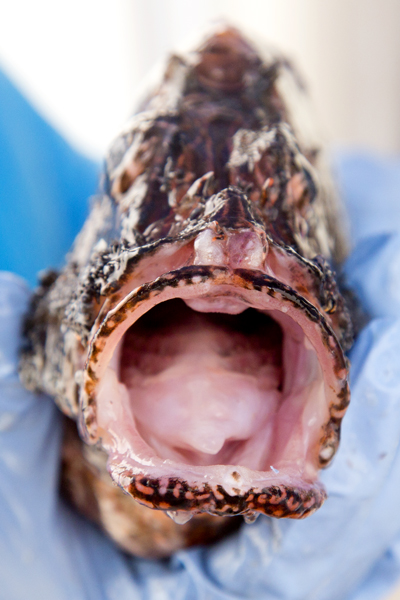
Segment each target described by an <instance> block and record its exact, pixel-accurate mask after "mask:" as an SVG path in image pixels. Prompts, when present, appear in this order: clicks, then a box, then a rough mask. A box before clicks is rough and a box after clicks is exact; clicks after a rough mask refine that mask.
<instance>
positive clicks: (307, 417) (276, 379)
mask: <svg viewBox="0 0 400 600" xmlns="http://www.w3.org/2000/svg"><path fill="white" fill-rule="evenodd" d="M212 258H213V261H214V260H215V257H212ZM221 262H222V261H221ZM245 266H247V265H245ZM239 267H240V265H239ZM265 270H266V269H265V268H264V269H263V271H261V270H256V269H254V267H253V269H251V270H249V269H240V268H239V269H235V268H232V265H229V264H228V265H227V266H225V265H222V266H210V267H208V266H204V265H196V264H193V262H192V263H191V264H189V265H188V266H186V267H183V268H182V267H181V268H178V269H177V270H175V271H169V272H166V273H165V270H164V271H163V272H164V273H165V274H164V275H161V276H159V277H158V278H156V279H154V280H153V281H152V282H150V283H149V284H142V285H139V286H138V287H136V288H135V289H133V290H132V291H131V292H129V290H128V292H129V293H128V294H127V295H125V297H124V298H123V299H122V300H121V301H120V302H119V304H118V305H117V306H115V307H114V308H113V309H111V310H109V312H108V313H107V314H106V315H105V316H104V315H103V320H102V321H101V323H100V324H97V325H96V326H95V328H94V333H93V337H92V342H91V346H90V350H89V358H88V360H87V363H86V368H85V375H84V376H85V379H84V381H85V383H84V388H83V394H82V396H81V405H82V416H83V425H82V430H83V431H84V432H85V431H86V432H87V434H88V437H89V440H88V441H90V442H91V443H96V442H97V441H99V440H100V441H101V444H102V446H103V448H104V449H105V450H106V451H107V453H108V455H109V461H108V466H109V471H110V474H111V476H112V478H113V479H114V481H115V482H116V483H117V484H118V485H120V486H121V487H122V488H124V489H125V490H126V491H127V492H128V493H130V494H132V495H133V496H134V497H136V499H138V500H139V501H140V502H143V503H144V504H147V505H148V506H152V507H153V508H161V509H163V510H167V509H168V506H167V504H168V503H167V502H164V501H163V497H164V496H165V494H167V492H168V490H170V488H171V485H172V484H171V481H173V482H175V483H174V485H175V484H176V485H177V486H178V487H177V488H175V491H176V490H178V491H179V489H180V488H179V486H180V485H181V483H180V482H182V483H183V484H184V486H186V487H185V489H187V490H188V491H187V492H186V499H188V498H189V499H191V498H192V497H195V500H196V503H195V505H194V504H193V508H192V506H190V508H189V510H190V512H191V513H196V512H210V513H212V514H221V510H220V509H218V511H217V509H216V508H215V506H213V505H211V504H210V503H209V501H208V500H207V499H206V498H207V494H203V495H204V498H205V500H204V506H203V505H202V502H203V500H202V498H203V495H202V490H203V489H205V487H204V486H206V487H207V490H212V491H213V492H212V493H213V494H214V495H215V497H216V498H217V499H218V497H219V496H218V494H219V495H221V490H223V493H224V494H227V495H228V496H229V498H230V497H231V496H232V498H233V497H235V498H238V497H239V496H240V497H244V496H246V494H247V497H249V498H250V499H251V496H252V494H253V492H254V494H261V498H262V494H263V493H264V491H265V489H267V488H268V489H271V488H272V487H273V486H275V487H276V486H278V487H279V486H280V488H279V489H281V490H282V489H283V488H284V489H285V490H288V489H289V490H292V491H294V492H293V493H297V491H299V493H300V495H301V498H302V499H300V500H298V501H297V500H296V503H297V505H299V504H300V505H301V506H302V507H303V508H304V506H305V505H306V504H307V502H308V505H307V506H306V508H305V509H304V512H306V513H307V514H309V513H310V512H312V511H313V510H315V508H318V506H320V505H321V503H322V502H323V500H324V498H325V492H324V490H323V488H322V486H321V484H320V483H319V482H318V471H319V469H320V468H321V466H324V464H327V463H328V462H329V460H330V459H331V458H332V456H333V454H334V452H335V450H336V446H337V441H338V437H337V436H336V437H335V436H333V438H332V436H331V437H329V435H328V433H327V432H328V431H329V424H330V422H332V416H334V417H335V418H336V420H337V419H340V418H341V417H342V416H343V414H344V410H345V409H342V408H341V407H340V406H339V404H340V403H338V398H339V397H340V393H341V392H342V391H343V389H344V386H345V385H346V377H347V370H346V363H345V360H344V357H343V355H342V352H341V350H340V347H339V345H338V342H337V340H336V337H335V335H334V334H333V332H332V330H331V329H330V328H329V326H328V325H327V324H326V321H325V318H324V317H323V316H322V315H321V313H319V311H317V310H316V309H315V307H314V306H313V305H312V304H310V302H309V301H308V300H305V299H304V298H301V297H300V296H299V295H298V294H296V293H295V292H294V291H293V289H292V288H291V287H289V286H288V285H287V284H282V283H280V282H279V279H275V278H272V277H271V276H269V275H266V274H265ZM256 280H257V281H258V284H257V285H253V283H254V281H256ZM131 289H132V288H131ZM304 307H305V308H304ZM332 407H333V408H334V409H335V410H336V413H335V414H334V413H333V412H332V410H333V408H332ZM337 407H339V408H340V411H339V408H337ZM332 439H333V441H332ZM135 478H136V479H135ZM141 478H144V479H141ZM133 480H135V481H138V482H139V483H136V484H135V485H136V487H135V488H134V490H133V492H132V489H133V488H132V486H133V484H132V481H133ZM142 481H144V482H150V481H152V482H157V483H156V484H154V485H157V494H155V493H153V492H154V490H153V489H152V486H153V484H151V485H150V484H149V485H147V484H146V483H144V484H143V483H141V482H142ZM176 482H178V483H176ZM278 491H279V490H278ZM310 493H311V495H313V494H314V495H315V494H316V495H317V496H318V498H317V500H315V498H314V499H313V498H311V499H310V495H309V494H310ZM177 494H178V492H177ZM279 494H280V492H279ZM284 494H286V492H284ZM140 495H141V496H140ZM208 495H209V494H208ZM156 496H157V498H158V500H157V502H156V500H155V498H156ZM177 497H178V496H177ZM199 498H200V500H199ZM229 498H228V501H227V503H225V504H224V505H223V507H222V510H228V509H227V508H226V507H227V506H228V505H229V504H230V500H229ZM148 501H150V502H148ZM263 501H264V500H263ZM185 502H186V501H185ZM207 502H208V504H207ZM224 502H225V501H224ZM260 502H261V500H260ZM313 502H314V503H315V507H314V508H313ZM274 503H275V500H274V499H272V500H271V502H270V509H271V510H270V511H269V512H268V511H267V509H265V510H264V507H263V506H261V505H260V504H259V505H257V506H256V507H255V509H254V510H255V511H261V512H267V514H274V515H276V516H280V515H281V514H282V515H283V516H293V517H296V518H300V517H301V516H304V515H303V513H301V514H300V511H299V513H298V514H296V511H295V510H294V509H293V511H292V509H291V507H292V505H293V506H294V501H292V500H289V501H288V502H287V503H286V505H285V507H284V511H283V512H282V511H281V513H279V511H278V509H276V510H275V508H274V506H273V505H274ZM186 504H187V503H186ZM253 504H254V503H250V504H249V507H250V508H251V506H252V505H253ZM185 506H186V505H185ZM185 506H184V504H182V506H181V505H180V504H179V503H176V504H175V508H176V510H178V512H179V511H180V510H182V511H184V510H188V509H187V508H185ZM246 506H247V505H246ZM288 506H289V508H288ZM271 507H272V508H271ZM235 510H240V511H241V512H240V513H236V514H242V513H243V514H245V513H246V510H247V508H246V510H244V509H243V510H242V508H240V509H235ZM283 513H284V514H283ZM227 514H228V513H227Z"/></svg>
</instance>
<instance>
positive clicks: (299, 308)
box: [20, 26, 353, 557]
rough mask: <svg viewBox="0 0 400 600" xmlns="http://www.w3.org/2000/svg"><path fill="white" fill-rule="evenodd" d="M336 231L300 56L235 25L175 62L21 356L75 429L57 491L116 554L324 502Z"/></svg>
mask: <svg viewBox="0 0 400 600" xmlns="http://www.w3.org/2000/svg"><path fill="white" fill-rule="evenodd" d="M344 222H345V218H344V216H343V208H342V205H341V203H340V199H339V198H338V195H337V194H336V191H335V186H334V184H333V182H332V177H331V174H330V171H329V168H328V167H327V161H326V158H325V155H324V151H323V147H322V146H321V142H320V136H319V134H318V130H317V127H316V126H315V124H314V115H313V110H312V108H311V105H310V102H309V98H308V94H307V90H306V86H305V84H304V82H303V80H302V78H301V76H300V75H299V73H298V72H297V70H296V69H295V68H294V66H293V65H292V64H291V62H290V61H289V60H288V59H286V58H285V57H283V56H281V55H280V54H279V53H277V52H275V51H272V50H270V49H269V48H267V47H265V46H264V45H263V44H259V43H258V42H257V43H256V42H254V41H253V40H251V39H250V38H248V37H246V35H245V34H243V33H242V32H241V31H239V30H238V29H237V28H234V27H231V26H223V27H221V28H219V29H218V28H217V29H216V30H214V31H212V32H211V33H210V34H208V36H206V37H205V38H204V39H203V40H202V41H201V43H200V44H199V45H197V46H196V47H195V48H194V49H192V50H189V51H188V52H185V53H181V54H172V55H171V56H170V57H169V59H168V61H167V64H166V68H165V71H164V73H163V75H162V77H161V78H160V79H159V80H158V81H157V82H155V83H153V85H152V88H151V89H150V91H149V92H147V94H146V95H145V96H143V97H142V99H141V102H140V104H139V107H138V109H137V111H136V112H135V114H134V115H133V117H132V118H131V119H130V120H129V122H128V123H127V125H126V126H125V128H124V129H123V131H122V132H121V134H120V135H119V136H118V137H117V138H116V140H115V142H114V143H113V144H112V146H111V148H110V151H109V153H108V155H107V157H106V161H105V167H104V172H103V174H102V179H101V183H100V186H99V191H98V193H97V194H96V196H94V198H92V200H91V207H90V213H89V216H88V218H87V220H86V222H85V224H84V226H83V229H82V231H81V232H80V233H79V235H78V237H77V238H76V240H75V242H74V245H73V247H72V249H71V251H70V253H69V254H68V256H67V260H66V264H65V266H64V267H63V268H62V269H61V270H60V271H59V272H54V271H48V272H46V273H45V274H44V275H43V276H42V279H41V281H40V285H39V287H38V288H37V290H36V292H35V294H34V296H33V299H32V303H31V307H30V311H29V314H28V315H27V318H26V322H25V329H24V336H25V343H24V348H23V351H22V356H21V367H20V373H21V379H22V382H23V383H24V385H25V386H26V387H27V388H28V389H31V390H34V391H41V392H45V393H46V394H48V395H50V396H51V397H53V398H54V400H55V402H56V403H57V405H58V406H59V408H60V409H61V411H62V412H63V413H64V414H65V415H66V417H67V418H66V425H65V436H64V443H63V452H62V476H61V489H62V491H63V493H64V494H65V496H66V497H67V498H69V500H70V501H71V502H72V503H73V504H74V505H75V506H76V507H77V509H78V510H79V511H80V512H82V513H83V514H84V515H86V516H87V517H89V518H90V519H92V520H93V521H95V522H96V523H98V524H99V525H100V526H101V527H102V528H103V530H104V531H106V532H107V533H108V534H109V535H110V536H111V538H112V539H113V540H114V541H115V542H116V543H117V544H118V545H119V546H120V547H121V548H122V549H123V550H125V551H126V552H129V553H132V554H135V555H138V556H146V557H165V556H170V555H171V554H173V553H174V552H176V551H177V550H179V549H180V548H183V547H186V546H190V545H193V544H199V543H211V542H213V541H215V540H217V539H219V538H220V537H221V536H224V535H227V534H228V533H229V532H231V531H233V530H235V529H236V528H237V527H238V526H240V524H241V523H242V522H243V518H244V520H245V521H246V523H252V522H253V521H254V520H255V519H256V518H257V517H258V515H260V514H263V515H267V516H269V517H274V518H293V519H302V518H304V517H307V516H308V515H311V514H312V513H313V512H315V511H316V510H317V509H318V508H319V507H320V506H321V505H322V504H323V502H324V501H325V499H326V497H327V494H326V490H325V488H324V486H323V485H322V483H321V482H320V480H319V473H320V470H321V469H323V468H325V467H327V466H328V465H329V463H330V462H331V460H332V458H333V456H334V454H335V452H336V450H337V447H338V444H339V438H340V425H341V420H342V418H343V416H344V414H345V412H346V409H347V406H348V404H349V400H350V392H349V363H348V359H347V357H346V352H347V350H348V349H349V348H350V346H351V343H352V339H353V329H352V318H351V314H350V311H349V309H348V307H347V305H346V301H345V299H344V295H343V293H342V292H341V290H340V289H339V285H338V282H337V276H336V274H335V273H336V271H337V270H339V269H340V266H341V264H342V263H343V260H344V258H345V257H346V254H347V252H348V242H347V237H346V232H345V226H344Z"/></svg>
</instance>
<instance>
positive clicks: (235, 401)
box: [119, 300, 283, 470]
mask: <svg viewBox="0 0 400 600" xmlns="http://www.w3.org/2000/svg"><path fill="white" fill-rule="evenodd" d="M282 342H283V333H282V329H281V327H280V326H279V325H278V323H277V322H276V321H274V320H273V319H272V318H270V317H269V316H267V315H264V314H261V313H259V312H257V311H256V310H254V309H248V310H246V311H244V312H242V313H241V314H239V315H226V314H212V313H199V312H195V311H193V310H191V309H190V308H189V307H188V306H186V305H185V304H184V302H182V301H181V300H172V301H169V302H165V303H163V304H160V305H159V306H157V307H155V308H154V309H152V310H151V311H149V313H147V314H146V315H144V316H143V317H142V319H140V320H139V321H138V322H137V323H135V324H134V325H133V326H132V327H131V328H130V329H129V330H128V332H127V333H126V334H125V337H124V341H123V345H122V349H121V355H120V373H119V379H120V381H121V383H122V384H123V385H124V386H125V388H126V389H127V392H128V395H129V406H130V410H131V413H132V417H133V419H134V422H135V424H136V428H137V431H138V432H139V434H140V435H141V437H142V438H143V439H144V440H145V441H146V442H147V444H149V445H150V446H151V447H152V448H153V449H154V450H155V452H156V453H157V455H158V456H159V457H160V458H162V459H171V460H174V461H178V462H183V463H186V464H190V465H218V464H241V465H242V466H247V467H249V468H252V469H257V470H264V469H265V467H266V456H270V455H271V451H273V447H274V445H275V442H274V431H275V430H276V429H277V428H276V426H275V425H276V424H275V420H276V418H277V417H276V416H277V414H278V412H279V408H280V405H281V403H282V387H283V366H282ZM267 468H269V466H267Z"/></svg>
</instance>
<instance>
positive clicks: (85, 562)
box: [0, 107, 400, 600]
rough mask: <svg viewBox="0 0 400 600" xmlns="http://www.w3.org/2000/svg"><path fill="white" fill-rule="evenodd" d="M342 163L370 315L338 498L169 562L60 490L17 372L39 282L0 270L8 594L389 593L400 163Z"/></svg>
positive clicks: (2, 501) (355, 599)
mask: <svg viewBox="0 0 400 600" xmlns="http://www.w3.org/2000/svg"><path fill="white" fill-rule="evenodd" d="M26 109H27V110H28V108H27V107H26ZM43 127H44V129H43V131H42V133H43V132H44V131H45V129H46V127H45V126H44V125H43ZM47 131H48V129H47ZM43 135H44V136H45V135H46V134H45V133H43ZM32 139H33V138H32ZM21 144H22V141H21ZM32 151H33V152H37V148H33V149H32ZM54 159H55V162H54V164H55V167H56V168H57V165H58V162H57V159H56V154H55V155H54ZM62 159H63V157H62V156H61V155H60V158H59V160H60V161H61V160H62ZM27 164H29V161H28V163H26V162H25V164H24V166H22V167H21V170H24V172H25V174H26V175H25V176H26V178H27V179H26V180H27V181H29V180H30V176H31V175H32V174H31V173H30V172H29V168H28V167H27ZM76 164H77V165H80V166H81V167H82V168H83V170H85V168H87V167H88V163H85V161H84V160H83V159H82V158H79V157H77V163H76ZM0 167H1V168H2V166H1V165H0ZM60 172H62V168H61V166H60ZM339 173H340V175H341V176H342V180H343V185H344V189H345V191H347V192H348V193H347V196H348V197H347V200H348V205H349V212H350V216H351V218H352V233H353V239H354V240H356V241H357V246H356V248H355V250H354V252H353V254H352V256H351V258H350V260H349V262H348V265H347V273H348V276H349V279H350V282H351V283H352V284H353V285H354V286H355V287H356V288H357V290H358V292H359V294H360V297H361V298H362V300H363V302H364V305H365V306H366V307H367V308H368V309H369V311H370V313H371V316H372V317H373V318H372V320H371V322H370V323H369V325H368V326H367V327H366V328H365V329H364V331H363V332H362V333H361V334H360V336H359V338H358V340H357V342H356V344H355V346H354V348H353V350H352V352H351V360H352V365H353V366H352V372H351V379H352V403H351V405H350V408H349V411H348V414H347V415H346V417H345V419H344V422H343V435H342V443H341V447H340V450H339V452H338V455H337V456H336V458H335V460H334V463H333V466H332V467H331V468H329V469H328V470H327V471H325V472H324V473H323V477H322V478H323V480H324V483H325V485H326V487H327V489H328V493H329V499H328V501H327V502H326V503H325V505H324V506H323V507H322V508H321V509H320V510H319V511H318V512H317V513H316V514H315V515H313V516H311V517H309V518H308V519H306V520H305V521H277V520H273V519H270V518H268V517H262V516H261V517H259V519H258V521H257V522H256V523H255V524H253V525H245V526H243V527H242V529H241V530H240V531H239V532H238V533H237V534H235V535H234V536H232V537H230V538H229V539H227V540H225V541H223V542H221V543H220V544H217V545H215V546H214V547H212V548H208V549H203V548H196V549H192V550H186V551H182V552H179V553H178V554H177V555H176V556H175V557H174V558H173V559H171V560H170V561H164V562H161V561H160V562H157V561H146V560H141V559H133V558H128V557H126V556H125V555H123V554H121V553H120V552H118V550H116V549H115V547H114V546H113V544H112V543H111V542H110V541H109V540H108V539H106V538H105V537H104V536H103V535H102V534H101V533H100V532H98V531H97V530H96V529H95V528H94V527H93V526H92V525H91V524H90V523H88V522H85V521H84V520H83V519H81V518H80V517H79V516H78V515H76V514H75V513H73V512H72V511H71V510H70V509H69V508H68V507H66V506H65V505H64V504H63V503H62V502H61V501H60V500H59V499H58V485H57V472H58V466H59V447H60V436H61V431H60V417H59V414H58V412H57V409H56V408H55V406H54V404H53V403H52V401H51V400H50V399H48V398H46V397H43V396H35V395H33V394H30V393H28V392H27V391H25V390H24V389H23V388H22V387H21V386H20V384H19V381H18V376H17V372H16V367H17V362H18V356H17V348H18V344H19V326H20V320H21V316H22V315H23V313H24V311H25V310H26V304H27V301H28V298H29V290H28V288H27V287H26V286H25V284H24V282H23V281H22V280H20V279H18V278H16V277H15V276H13V275H10V274H3V275H1V276H0V599H1V600H2V599H3V598H4V600H22V599H24V600H25V598H27V597H29V598H30V600H39V599H40V600H50V599H51V600H64V598H65V599H68V600H70V599H74V600H81V599H82V600H83V599H85V600H87V599H93V600H102V599H108V600H114V599H117V598H118V600H128V599H130V600H131V599H141V600H233V599H236V600H237V599H239V598H246V599H247V598H248V599H254V600H264V599H265V600H304V599H305V598H307V599H308V600H328V599H329V600H341V599H349V600H378V598H381V597H382V595H384V594H385V593H387V592H388V591H389V588H390V587H391V585H393V583H394V582H395V581H396V580H397V578H398V577H399V576H400V511H399V510H398V498H399V497H400V451H399V441H400V361H399V358H398V357H399V354H400V319H399V318H398V315H399V312H400V282H399V277H400V235H399V234H398V233H397V232H398V231H399V230H400V218H399V217H400V215H399V211H398V208H397V206H396V194H397V190H398V189H400V163H393V164H391V165H389V164H387V163H382V164H379V162H376V161H373V160H369V159H366V158H360V157H358V158H354V157H351V156H348V157H342V160H341V162H340V163H339ZM59 181H60V184H62V177H61V178H60V180H59ZM75 184H76V192H77V197H78V196H79V193H80V181H79V180H75ZM372 184H373V185H372ZM16 185H17V187H18V182H16ZM62 189H63V188H62V186H61V187H60V189H59V190H58V191H59V195H58V201H59V202H60V203H61V208H62V209H63V210H67V211H68V210H69V208H68V207H67V206H66V204H67V200H68V199H67V198H64V199H63V197H62ZM15 193H17V192H15ZM360 199H361V200H362V210H361V209H359V207H360ZM17 217H18V222H21V223H22V221H23V220H24V215H23V214H19V215H17ZM21 219H22V221H21ZM24 225H25V226H26V227H28V226H29V225H30V223H29V221H27V220H25V222H24V223H22V224H21V227H23V226H24ZM76 225H77V226H78V224H77V223H76ZM78 228H79V227H78ZM37 234H38V231H37V230H36V231H35V230H33V232H32V236H34V235H37ZM0 250H2V248H1V242H0ZM49 262H51V261H49ZM397 265H399V266H397Z"/></svg>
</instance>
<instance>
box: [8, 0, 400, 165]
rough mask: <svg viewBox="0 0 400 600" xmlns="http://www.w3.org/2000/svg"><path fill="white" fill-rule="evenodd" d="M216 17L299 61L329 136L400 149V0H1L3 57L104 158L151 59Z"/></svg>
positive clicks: (82, 143)
mask: <svg viewBox="0 0 400 600" xmlns="http://www.w3.org/2000/svg"><path fill="white" fill-rule="evenodd" d="M221 17H222V18H226V19H228V20H229V21H231V22H233V23H234V24H237V25H239V26H240V25H243V26H245V27H246V28H249V29H250V30H253V31H255V32H257V33H258V34H261V35H262V36H263V37H265V39H267V40H270V41H271V42H272V44H274V45H275V46H277V47H279V48H281V49H283V50H284V51H285V52H286V53H287V54H288V55H289V56H290V57H292V58H293V59H294V60H295V62H296V63H297V64H298V65H299V66H300V69H301V71H302V72H303V74H304V75H305V78H306V81H308V83H309V87H310V90H311V94H312V97H313V101H314V105H315V109H316V112H317V114H318V118H319V121H320V123H321V125H322V130H323V131H324V132H325V134H326V137H327V138H328V139H329V140H330V141H331V142H332V143H333V144H335V145H336V146H340V147H343V146H345V147H348V146H351V147H352V148H357V149H367V150H374V151H377V152H379V153H382V154H393V153H398V152H399V150H400V35H399V25H400V2H399V0H69V1H68V2H65V3H62V2H54V0H35V1H34V2H32V0H12V1H11V0H8V1H5V0H0V65H1V67H2V68H3V69H4V70H5V72H6V73H7V74H8V75H9V76H10V77H11V79H12V80H13V81H14V83H16V84H17V86H18V87H19V88H20V89H21V90H22V92H23V93H24V94H25V95H26V96H27V97H28V98H29V100H30V101H31V102H32V103H33V104H34V105H35V107H36V108H37V109H38V110H39V111H40V113H41V114H42V115H45V116H46V118H47V120H49V121H50V123H51V124H52V125H54V126H55V127H56V128H57V129H58V130H59V131H60V132H61V133H62V134H63V135H64V136H65V137H66V138H67V139H68V140H69V141H70V142H72V143H73V144H74V145H75V146H77V147H79V148H81V149H82V150H84V151H85V152H87V153H89V154H91V155H92V156H94V157H95V158H98V157H101V156H102V155H103V154H104V152H105V150H106V148H107V146H108V145H109V143H110V141H111V140H112V138H113V137H114V136H115V135H116V134H117V132H118V130H119V128H120V127H121V125H122V124H123V123H124V121H125V120H126V118H127V117H128V115H129V114H130V112H131V110H132V108H133V98H134V96H135V91H136V90H137V87H138V84H139V82H140V81H141V79H142V78H143V76H144V75H146V74H147V72H148V71H149V69H150V68H151V67H152V65H153V64H154V63H155V62H157V61H158V60H160V59H161V58H162V57H163V56H164V55H165V54H166V53H167V52H168V51H170V50H171V49H173V48H174V47H176V46H177V45H180V44H181V43H182V41H183V40H184V39H185V38H187V37H190V35H192V34H194V33H195V32H196V31H197V30H198V29H199V28H202V27H204V25H205V24H206V23H207V22H210V21H212V20H215V19H218V18H221Z"/></svg>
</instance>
